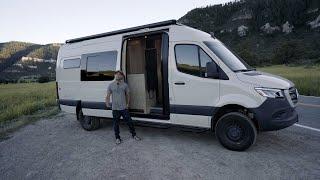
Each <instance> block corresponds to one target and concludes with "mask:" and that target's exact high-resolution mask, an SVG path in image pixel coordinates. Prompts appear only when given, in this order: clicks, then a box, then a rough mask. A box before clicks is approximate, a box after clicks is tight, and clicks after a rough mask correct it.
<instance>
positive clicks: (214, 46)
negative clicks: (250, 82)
mask: <svg viewBox="0 0 320 180" xmlns="http://www.w3.org/2000/svg"><path fill="white" fill-rule="evenodd" d="M204 43H205V44H206V45H207V46H208V47H209V48H210V49H211V51H212V52H213V53H214V54H216V55H217V56H218V57H219V58H220V59H221V60H222V61H223V62H224V63H225V64H226V65H227V66H228V67H229V68H230V69H231V70H232V71H239V70H249V69H251V67H250V66H249V65H248V64H247V63H246V62H244V61H243V60H242V59H241V58H239V57H238V56H236V55H235V54H234V53H233V52H231V51H230V50H229V49H228V48H227V47H226V46H224V45H223V44H222V43H221V42H219V41H205V42H204Z"/></svg>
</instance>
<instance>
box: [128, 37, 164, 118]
mask: <svg viewBox="0 0 320 180" xmlns="http://www.w3.org/2000/svg"><path fill="white" fill-rule="evenodd" d="M161 55H162V34H152V35H143V36H139V37H132V38H128V39H127V40H126V41H125V42H124V51H123V54H122V57H123V58H122V69H123V70H125V73H126V78H127V79H126V81H127V83H128V85H129V89H130V105H129V108H130V112H132V113H134V114H136V115H137V114H140V115H141V114H142V115H163V114H165V113H164V109H165V108H164V106H165V105H164V103H163V102H164V96H167V95H164V92H163V89H164V87H163V63H162V58H161Z"/></svg>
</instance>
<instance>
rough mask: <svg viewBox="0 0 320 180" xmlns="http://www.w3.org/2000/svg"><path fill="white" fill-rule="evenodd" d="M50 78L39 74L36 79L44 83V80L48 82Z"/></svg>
mask: <svg viewBox="0 0 320 180" xmlns="http://www.w3.org/2000/svg"><path fill="white" fill-rule="evenodd" d="M49 81H50V79H49V77H48V76H41V77H40V78H39V79H38V82H39V83H46V82H49Z"/></svg>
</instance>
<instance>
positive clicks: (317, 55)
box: [179, 0, 320, 66]
mask: <svg viewBox="0 0 320 180" xmlns="http://www.w3.org/2000/svg"><path fill="white" fill-rule="evenodd" d="M179 22H180V23H182V24H185V25H188V26H191V27H195V28H197V29H200V30H203V31H206V32H210V33H214V35H215V36H216V37H218V38H219V39H220V40H222V41H223V42H224V43H225V44H227V45H228V46H229V47H231V49H233V50H234V51H235V52H237V53H238V54H239V55H240V56H241V57H242V58H243V59H245V60H246V61H247V62H248V63H249V64H251V65H253V66H262V65H266V64H288V63H294V64H314V63H320V33H319V31H320V1H319V0H246V1H244V0H242V1H235V2H230V3H226V4H224V5H214V6H207V7H204V8H196V9H194V10H192V11H190V12H188V13H187V14H186V15H185V16H183V17H182V18H180V19H179Z"/></svg>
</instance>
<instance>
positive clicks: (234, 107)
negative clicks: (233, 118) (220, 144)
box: [211, 104, 259, 131]
mask: <svg viewBox="0 0 320 180" xmlns="http://www.w3.org/2000/svg"><path fill="white" fill-rule="evenodd" d="M229 112H241V113H242V114H244V115H246V116H248V117H249V118H250V119H251V121H252V122H253V124H254V125H255V127H256V128H257V130H259V123H258V121H257V120H256V119H255V118H254V115H253V112H251V111H250V109H248V108H246V107H244V106H242V105H239V104H227V105H224V106H222V107H219V108H217V109H216V110H215V112H214V114H213V115H212V117H211V130H212V131H214V129H215V126H216V124H217V122H218V120H219V118H220V117H222V116H223V115H224V114H226V113H229Z"/></svg>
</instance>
